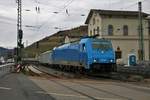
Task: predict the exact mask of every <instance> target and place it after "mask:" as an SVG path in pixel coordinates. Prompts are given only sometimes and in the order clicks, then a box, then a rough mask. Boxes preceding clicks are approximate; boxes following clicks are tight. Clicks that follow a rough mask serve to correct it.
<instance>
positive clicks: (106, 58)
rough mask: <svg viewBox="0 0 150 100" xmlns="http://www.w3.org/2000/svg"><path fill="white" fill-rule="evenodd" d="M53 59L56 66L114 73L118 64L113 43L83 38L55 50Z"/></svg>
mask: <svg viewBox="0 0 150 100" xmlns="http://www.w3.org/2000/svg"><path fill="white" fill-rule="evenodd" d="M51 57H52V58H51V59H52V63H53V64H54V65H62V66H65V67H66V66H68V68H70V67H69V66H72V67H71V68H73V67H74V68H77V69H85V70H91V69H92V70H96V71H97V70H98V71H114V70H115V64H116V59H115V52H114V50H113V47H112V43H111V41H109V40H105V39H95V38H83V39H81V40H80V41H78V42H73V43H68V44H64V45H62V46H59V47H56V48H54V49H53V51H52V55H51Z"/></svg>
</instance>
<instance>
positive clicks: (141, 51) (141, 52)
mask: <svg viewBox="0 0 150 100" xmlns="http://www.w3.org/2000/svg"><path fill="white" fill-rule="evenodd" d="M138 8H139V28H138V31H139V60H140V61H143V60H145V54H144V39H143V16H142V3H141V2H138Z"/></svg>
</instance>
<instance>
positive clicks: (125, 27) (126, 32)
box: [123, 25, 128, 36]
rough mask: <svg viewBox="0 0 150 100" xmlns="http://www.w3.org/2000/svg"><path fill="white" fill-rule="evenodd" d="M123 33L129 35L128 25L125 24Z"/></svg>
mask: <svg viewBox="0 0 150 100" xmlns="http://www.w3.org/2000/svg"><path fill="white" fill-rule="evenodd" d="M123 35H124V36H127V35H128V25H124V26H123Z"/></svg>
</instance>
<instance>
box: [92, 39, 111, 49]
mask: <svg viewBox="0 0 150 100" xmlns="http://www.w3.org/2000/svg"><path fill="white" fill-rule="evenodd" d="M92 47H93V49H100V50H109V49H111V48H112V45H111V43H110V42H109V41H93V43H92Z"/></svg>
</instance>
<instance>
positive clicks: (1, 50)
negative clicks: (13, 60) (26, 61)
mask: <svg viewBox="0 0 150 100" xmlns="http://www.w3.org/2000/svg"><path fill="white" fill-rule="evenodd" d="M12 53H13V50H12V49H6V48H3V47H0V57H1V56H3V57H5V58H6V57H8V56H9V57H10V56H12Z"/></svg>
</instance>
